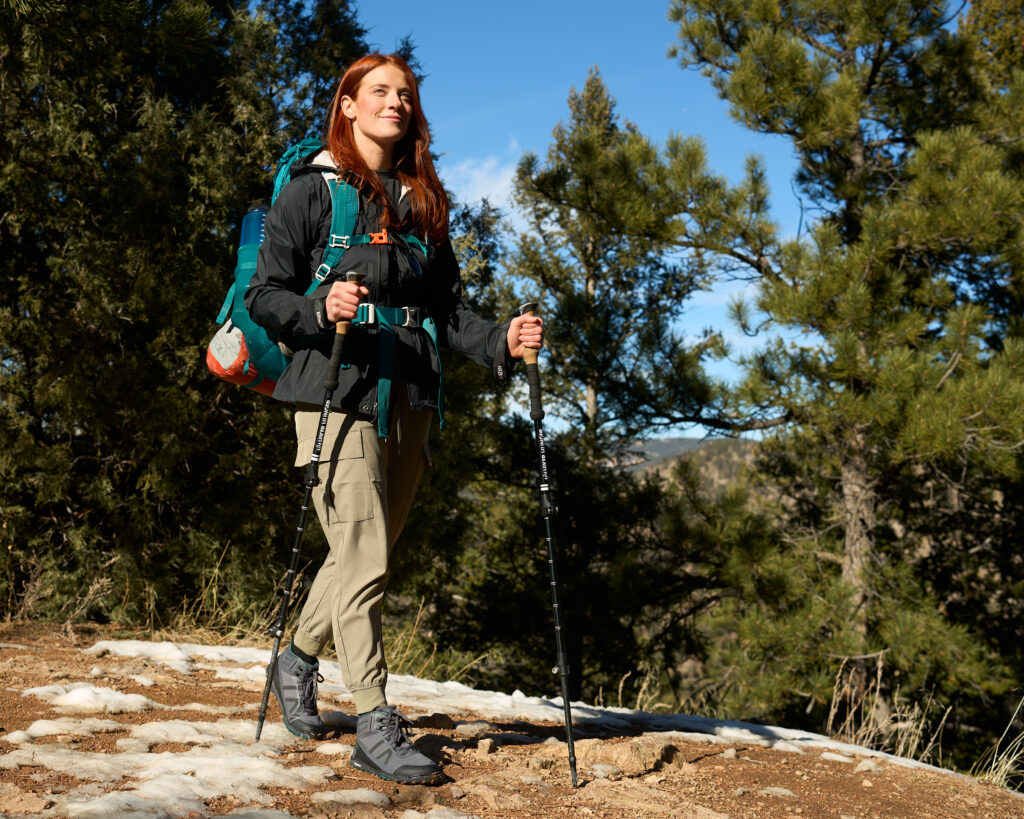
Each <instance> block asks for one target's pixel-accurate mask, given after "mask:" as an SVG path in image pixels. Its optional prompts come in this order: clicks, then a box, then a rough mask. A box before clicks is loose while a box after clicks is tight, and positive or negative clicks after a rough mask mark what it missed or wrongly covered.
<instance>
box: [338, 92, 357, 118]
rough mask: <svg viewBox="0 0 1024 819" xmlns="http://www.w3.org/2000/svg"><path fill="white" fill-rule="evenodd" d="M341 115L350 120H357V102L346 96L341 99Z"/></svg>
mask: <svg viewBox="0 0 1024 819" xmlns="http://www.w3.org/2000/svg"><path fill="white" fill-rule="evenodd" d="M341 113H342V114H343V115H344V116H346V117H348V119H355V118H356V101H355V100H354V99H352V97H349V96H344V97H342V98H341Z"/></svg>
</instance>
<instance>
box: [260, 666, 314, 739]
mask: <svg viewBox="0 0 1024 819" xmlns="http://www.w3.org/2000/svg"><path fill="white" fill-rule="evenodd" d="M319 672H320V663H319V662H315V663H313V664H310V663H307V662H306V661H305V660H302V659H301V658H299V657H297V656H295V654H293V653H292V649H291V646H289V647H288V648H286V649H285V650H284V651H282V652H281V653H280V654H279V655H278V656H277V666H276V667H275V668H274V676H273V678H272V679H271V681H270V689H271V691H273V692H274V696H275V697H276V698H277V704H278V705H280V706H281V713H282V714H284V727H285V728H287V729H288V730H289V731H291V732H292V733H293V734H295V736H297V737H302V738H303V739H316V738H317V737H321V736H323V735H324V734H326V733H327V726H326V725H324V724H323V722H322V721H321V719H320V715H319V714H318V712H317V708H316V684H317V683H318V682H322V681H323V677H321V676H320V673H319Z"/></svg>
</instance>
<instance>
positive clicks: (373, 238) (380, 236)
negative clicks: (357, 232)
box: [370, 228, 391, 245]
mask: <svg viewBox="0 0 1024 819" xmlns="http://www.w3.org/2000/svg"><path fill="white" fill-rule="evenodd" d="M370 244H371V245H389V244H391V237H390V236H388V229H387V228H384V230H382V231H381V232H380V233H371V234H370Z"/></svg>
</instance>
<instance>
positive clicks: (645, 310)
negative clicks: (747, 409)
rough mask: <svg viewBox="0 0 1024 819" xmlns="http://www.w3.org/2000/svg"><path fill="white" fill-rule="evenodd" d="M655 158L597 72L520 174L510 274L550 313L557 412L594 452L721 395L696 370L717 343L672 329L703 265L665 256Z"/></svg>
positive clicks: (551, 390)
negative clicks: (518, 225) (519, 226)
mask: <svg viewBox="0 0 1024 819" xmlns="http://www.w3.org/2000/svg"><path fill="white" fill-rule="evenodd" d="M656 161H657V148H656V147H655V146H654V145H653V144H652V143H651V142H650V141H649V140H648V139H647V138H645V137H644V136H642V135H641V134H639V133H638V132H637V130H636V127H635V126H634V125H632V124H631V123H628V122H627V123H623V122H621V121H620V119H619V117H618V116H617V115H616V113H615V103H614V100H613V99H612V98H611V96H610V95H609V93H608V90H607V89H606V88H605V86H604V84H603V82H602V81H601V78H600V75H599V74H598V72H597V70H596V69H595V70H592V71H591V72H590V74H589V76H588V77H587V81H586V83H585V84H584V87H583V90H582V91H576V90H573V91H572V92H571V93H570V94H569V120H568V121H567V122H566V123H561V124H559V125H558V126H557V127H556V128H555V129H554V132H553V134H552V143H551V146H550V147H549V148H548V152H547V156H546V161H545V163H544V164H543V165H542V164H541V163H540V160H539V159H538V158H537V157H536V156H535V155H533V154H527V155H526V156H525V157H524V158H523V160H522V161H521V162H520V165H519V168H518V171H517V176H516V183H515V185H516V187H515V196H516V202H517V204H518V205H519V207H520V208H521V209H522V210H523V212H524V213H525V214H526V215H527V217H528V222H529V230H528V231H527V232H526V233H524V234H523V235H522V236H521V237H520V239H519V242H518V245H517V247H516V248H515V250H514V251H513V253H512V254H511V257H510V260H509V269H510V270H513V271H515V275H516V276H518V277H520V279H521V280H524V281H525V282H526V283H527V284H525V285H524V284H520V285H519V286H520V287H521V288H522V289H523V290H532V293H533V295H535V296H539V298H540V301H541V310H542V311H543V313H544V314H545V315H547V316H548V317H549V322H548V330H547V335H546V345H547V346H546V354H545V358H544V363H545V389H546V391H547V393H548V394H549V397H550V401H549V403H550V405H551V407H552V411H553V412H554V413H555V414H557V415H560V416H561V417H562V418H563V419H564V420H565V421H567V422H568V423H569V424H570V425H571V426H572V427H573V428H574V429H575V430H576V433H577V434H578V435H579V436H580V438H581V443H582V444H583V445H585V446H587V447H589V448H590V451H591V454H592V455H596V454H598V453H599V454H601V455H604V454H607V450H609V449H615V448H617V447H620V446H621V445H623V444H624V443H631V442H632V441H633V440H635V439H636V438H637V437H638V436H647V435H650V434H652V433H653V432H655V431H656V430H657V429H664V428H666V427H671V426H674V425H678V424H680V423H686V422H689V423H693V422H695V421H699V420H704V419H705V418H706V417H710V416H712V415H713V414H714V413H715V411H716V408H717V405H718V402H719V388H718V386H717V385H716V384H715V383H714V382H713V381H711V380H710V379H708V378H707V377H706V376H705V375H704V373H703V371H702V369H701V366H700V365H701V362H702V361H703V360H704V359H705V358H706V357H708V356H709V355H711V354H713V353H715V352H716V351H717V350H718V348H719V343H720V339H719V338H718V337H717V336H716V335H715V334H713V333H708V334H705V335H704V336H702V337H700V338H698V339H697V340H696V341H695V343H692V344H690V345H687V344H684V340H683V337H682V336H681V335H680V333H679V331H678V329H677V327H678V321H679V319H680V318H681V317H682V316H683V313H684V311H685V309H686V301H687V299H689V297H690V296H691V295H693V293H694V292H695V291H697V290H698V289H700V288H701V287H704V286H706V285H707V282H708V271H707V269H706V266H705V265H704V264H703V260H702V259H701V258H699V257H694V256H688V257H685V258H682V259H679V260H673V259H672V258H671V257H670V255H669V251H670V249H672V245H671V244H670V237H668V236H666V235H665V234H664V232H663V231H662V225H663V223H664V222H665V220H666V218H668V217H670V216H671V215H673V214H672V213H671V212H670V211H669V210H667V209H666V208H665V207H664V203H663V201H662V200H661V199H660V198H657V197H651V196H649V195H647V191H646V190H645V189H644V188H643V186H640V185H638V184H637V178H638V176H640V175H642V174H643V173H644V172H645V171H647V170H648V168H649V166H650V165H651V164H652V163H655V162H656Z"/></svg>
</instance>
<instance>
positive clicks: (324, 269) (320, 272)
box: [313, 264, 331, 282]
mask: <svg viewBox="0 0 1024 819" xmlns="http://www.w3.org/2000/svg"><path fill="white" fill-rule="evenodd" d="M330 272H331V266H330V265H328V264H322V265H320V267H318V268H317V269H316V273H314V274H313V277H314V278H315V279H316V280H317V281H318V282H322V281H323V280H324V279H326V278H327V274H328V273H330Z"/></svg>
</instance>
